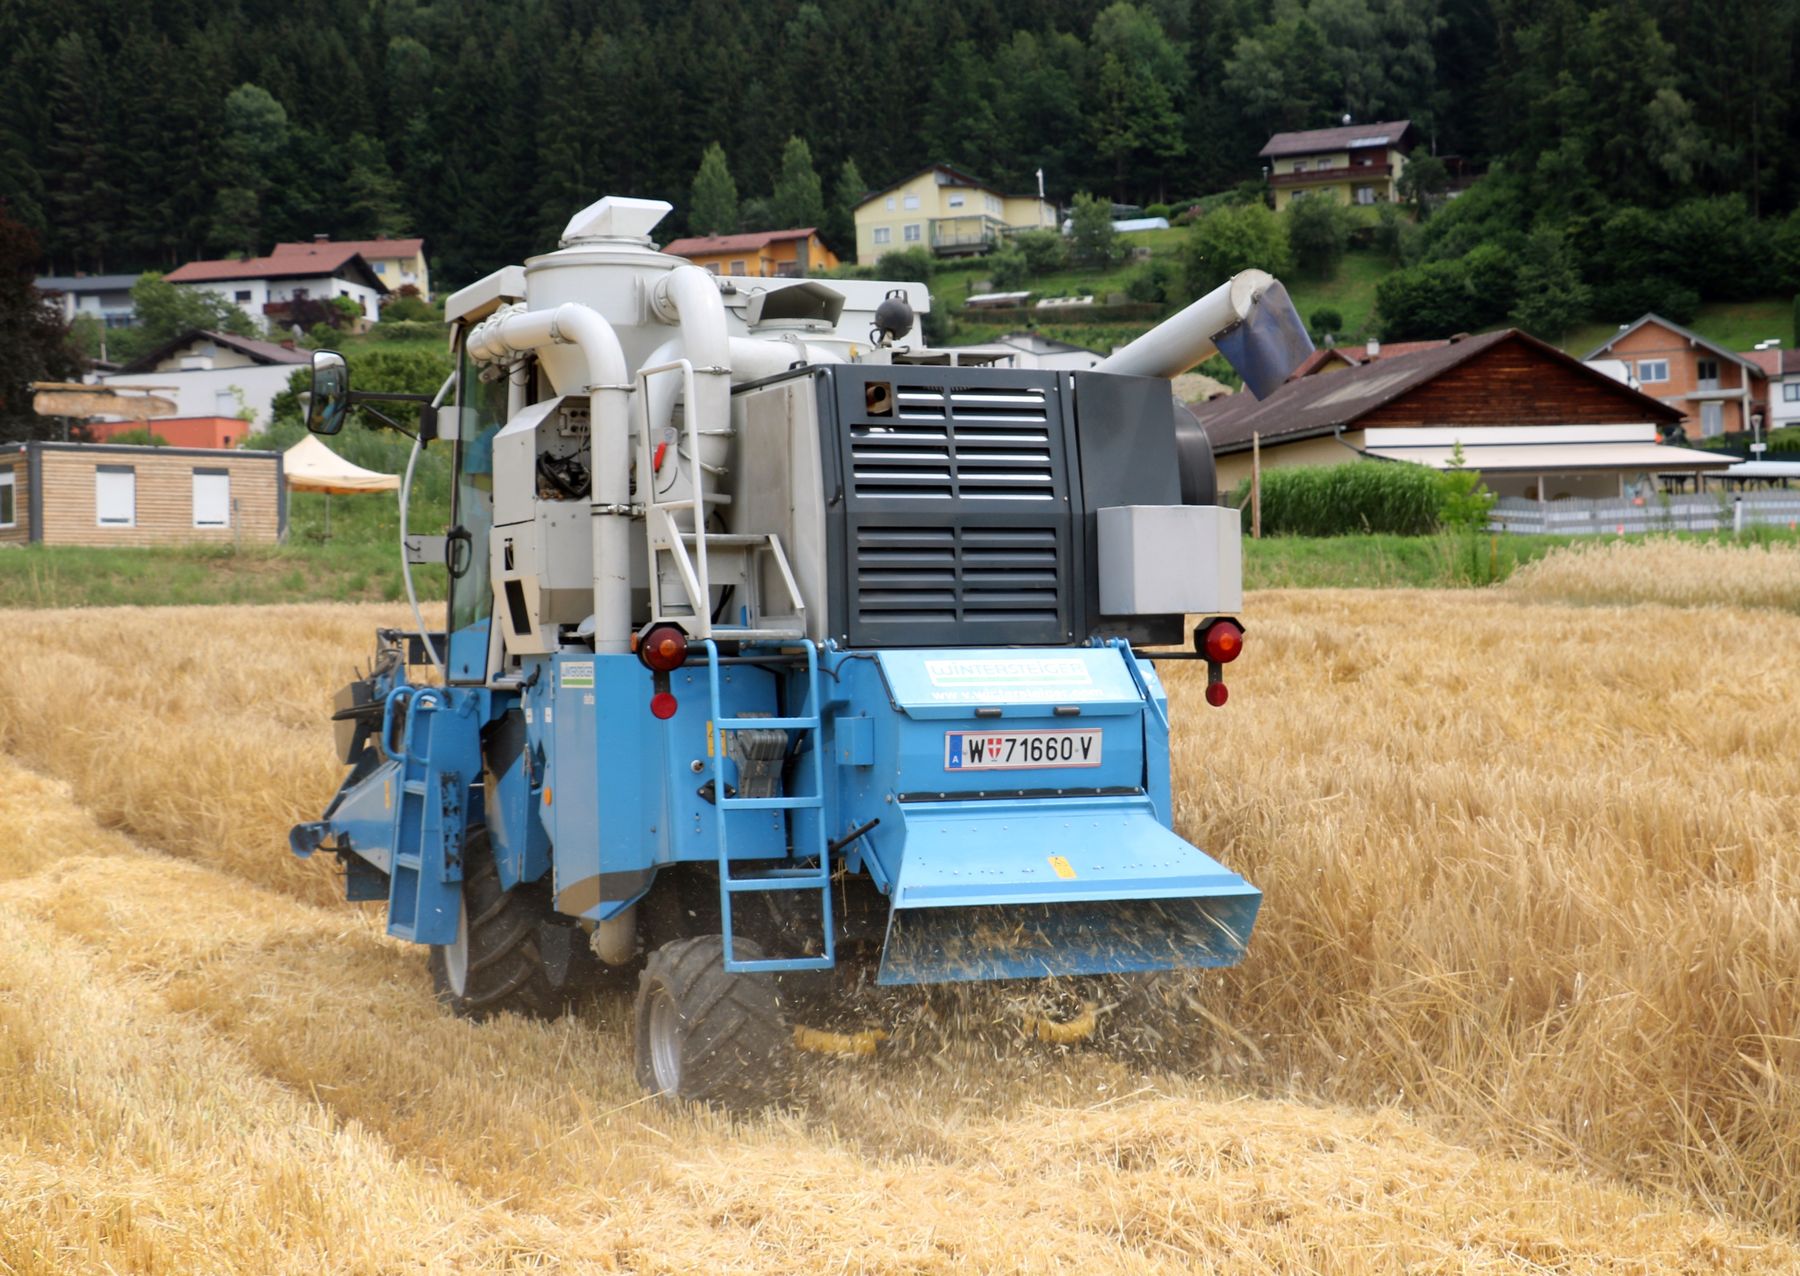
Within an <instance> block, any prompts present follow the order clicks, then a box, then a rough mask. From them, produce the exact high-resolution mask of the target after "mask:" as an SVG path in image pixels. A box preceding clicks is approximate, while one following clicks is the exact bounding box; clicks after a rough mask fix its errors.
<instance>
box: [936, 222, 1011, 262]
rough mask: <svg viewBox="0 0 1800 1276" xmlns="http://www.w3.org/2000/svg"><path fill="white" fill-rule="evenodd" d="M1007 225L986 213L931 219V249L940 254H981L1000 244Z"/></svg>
mask: <svg viewBox="0 0 1800 1276" xmlns="http://www.w3.org/2000/svg"><path fill="white" fill-rule="evenodd" d="M1005 233H1006V223H1005V222H1003V221H1001V220H1000V219H999V218H998V217H990V216H988V215H987V214H985V213H971V214H970V215H968V216H966V217H934V218H932V219H931V249H932V251H933V252H939V253H956V252H979V251H981V250H982V249H984V248H987V247H989V246H990V245H993V244H997V243H999V242H1000V237H1001V236H1002V235H1004V234H1005Z"/></svg>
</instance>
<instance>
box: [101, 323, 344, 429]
mask: <svg viewBox="0 0 1800 1276" xmlns="http://www.w3.org/2000/svg"><path fill="white" fill-rule="evenodd" d="M311 362H312V354H311V352H309V351H305V350H292V349H289V348H288V347H287V346H282V345H276V344H275V343H274V342H271V341H254V340H251V339H250V338H248V337H234V336H232V335H231V334H229V333H224V332H207V331H204V330H202V329H198V328H197V329H195V330H194V331H192V332H187V333H183V334H182V335H181V336H179V337H177V338H176V339H175V340H173V341H168V342H165V343H163V344H162V345H161V346H159V347H157V348H156V349H155V350H152V351H149V352H148V353H147V354H144V355H143V356H141V357H140V358H138V359H135V360H133V361H132V362H130V363H128V364H126V365H125V366H124V367H123V368H121V369H120V370H119V371H117V372H110V373H106V374H103V375H102V376H101V377H100V378H99V382H100V384H101V385H109V386H145V387H150V386H153V387H156V391H155V392H156V394H157V397H159V398H167V399H174V400H175V412H174V415H175V416H177V417H233V416H238V415H240V414H241V413H243V412H244V411H246V410H248V411H250V412H253V413H255V423H256V424H257V425H267V424H268V423H269V405H270V404H271V403H273V402H274V400H275V396H276V395H277V394H280V393H281V392H282V391H283V390H285V389H287V385H288V380H289V379H290V378H291V377H292V376H293V375H294V373H295V371H297V370H298V369H301V368H304V367H306V366H307V365H308V364H309V363H311ZM149 424H150V426H151V427H152V428H155V424H156V423H155V421H151V422H149Z"/></svg>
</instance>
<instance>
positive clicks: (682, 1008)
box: [637, 935, 793, 1108]
mask: <svg viewBox="0 0 1800 1276" xmlns="http://www.w3.org/2000/svg"><path fill="white" fill-rule="evenodd" d="M732 953H733V956H735V957H736V958H737V959H738V960H740V961H754V960H757V959H759V958H761V957H762V955H763V954H762V950H761V949H759V948H758V947H757V946H756V945H755V944H753V943H751V942H750V941H749V940H747V939H737V940H734V941H733V945H732ZM724 957H725V940H724V938H723V937H722V936H719V935H701V936H698V937H697V938H694V939H680V940H676V941H675V942H674V943H672V944H664V945H663V946H662V947H661V948H659V949H657V950H656V951H655V952H654V953H652V954H650V960H649V961H648V962H647V963H646V964H645V966H644V971H643V974H642V975H641V976H640V977H639V980H638V995H637V1076H638V1084H639V1085H641V1086H643V1087H644V1089H646V1090H648V1091H650V1092H651V1093H653V1094H663V1095H672V1096H674V1097H677V1098H682V1099H692V1100H694V1101H696V1102H700V1103H714V1104H717V1105H719V1106H720V1107H726V1108H759V1107H766V1106H768V1105H769V1104H771V1103H776V1102H779V1101H780V1100H781V1099H782V1097H783V1096H785V1095H786V1093H787V1091H788V1087H789V1084H790V1082H791V1069H792V1065H793V1059H792V1038H791V1036H790V1035H789V1032H788V1028H787V1023H786V1020H785V1018H784V1016H783V1015H782V1011H781V999H780V996H779V995H778V993H777V991H776V985H775V977H774V976H773V975H766V974H733V973H731V972H730V971H727V970H726V969H725V961H724Z"/></svg>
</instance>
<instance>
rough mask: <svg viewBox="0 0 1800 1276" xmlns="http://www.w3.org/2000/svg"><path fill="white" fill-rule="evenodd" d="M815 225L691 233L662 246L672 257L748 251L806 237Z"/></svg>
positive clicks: (816, 231) (814, 230)
mask: <svg viewBox="0 0 1800 1276" xmlns="http://www.w3.org/2000/svg"><path fill="white" fill-rule="evenodd" d="M818 230H819V228H818V227H817V226H802V227H800V228H799V229H797V230H750V231H745V232H744V233H743V234H741V235H693V236H690V237H689V238H687V239H677V240H675V241H674V242H673V243H670V244H667V245H665V246H664V247H663V251H664V252H665V253H668V254H669V255H670V256H672V257H698V256H709V255H711V254H713V253H749V252H755V251H756V250H757V249H759V248H764V247H767V246H768V245H770V244H772V243H775V242H776V241H777V240H782V239H807V238H809V237H811V236H813V235H816V234H817V233H818Z"/></svg>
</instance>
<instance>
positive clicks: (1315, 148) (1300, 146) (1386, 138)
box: [1257, 120, 1413, 159]
mask: <svg viewBox="0 0 1800 1276" xmlns="http://www.w3.org/2000/svg"><path fill="white" fill-rule="evenodd" d="M1412 131H1413V123H1412V121H1411V120H1386V121H1383V122H1381V123H1377V124H1346V125H1344V126H1342V127H1341V128H1314V129H1307V130H1305V131H1304V132H1300V133H1277V134H1275V136H1274V137H1271V138H1270V139H1269V140H1268V142H1267V143H1266V144H1265V145H1264V146H1263V148H1262V150H1260V151H1258V152H1257V154H1258V155H1260V156H1261V157H1262V158H1264V159H1274V158H1276V157H1278V156H1282V155H1313V154H1316V153H1317V152H1319V151H1342V150H1347V149H1349V148H1350V147H1353V146H1398V145H1400V143H1401V142H1402V141H1404V140H1405V139H1406V136H1407V134H1408V133H1411V132H1412Z"/></svg>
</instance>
